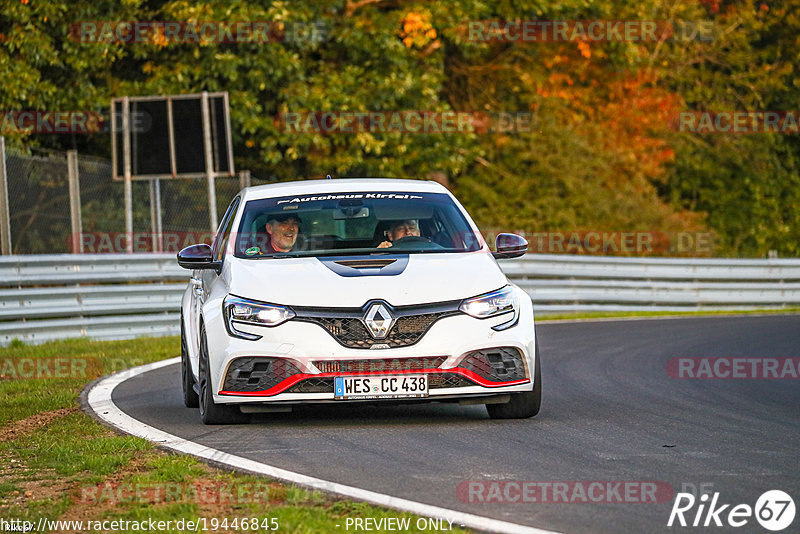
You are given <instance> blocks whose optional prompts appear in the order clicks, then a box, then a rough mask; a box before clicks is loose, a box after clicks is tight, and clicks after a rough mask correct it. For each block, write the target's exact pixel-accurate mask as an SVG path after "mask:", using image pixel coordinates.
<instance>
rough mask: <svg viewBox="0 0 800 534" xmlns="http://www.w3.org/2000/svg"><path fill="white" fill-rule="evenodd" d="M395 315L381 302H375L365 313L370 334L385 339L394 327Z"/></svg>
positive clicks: (365, 321)
mask: <svg viewBox="0 0 800 534" xmlns="http://www.w3.org/2000/svg"><path fill="white" fill-rule="evenodd" d="M393 324H394V317H392V314H391V313H390V312H389V310H388V309H387V308H386V306H384V305H383V304H380V303H377V302H376V303H375V304H373V305H371V306H370V307H369V309H367V313H366V314H365V315H364V326H366V327H367V330H369V333H370V335H371V336H372V337H373V338H375V339H383V338H385V337H386V335H387V334H388V333H389V330H391V329H392V325H393Z"/></svg>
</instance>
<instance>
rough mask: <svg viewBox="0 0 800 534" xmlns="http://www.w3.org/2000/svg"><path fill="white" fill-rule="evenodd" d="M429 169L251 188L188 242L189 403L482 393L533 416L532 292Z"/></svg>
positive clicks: (248, 408) (226, 417) (506, 252)
mask: <svg viewBox="0 0 800 534" xmlns="http://www.w3.org/2000/svg"><path fill="white" fill-rule="evenodd" d="M526 249H527V242H526V241H525V240H524V239H523V238H521V237H519V236H516V235H513V234H500V235H499V236H498V237H497V242H496V252H492V251H490V250H489V247H488V246H487V244H486V243H485V241H484V239H483V238H482V237H481V234H480V232H479V231H478V228H477V227H476V226H475V223H474V222H473V221H472V219H471V218H470V217H469V215H468V214H467V212H466V211H465V210H464V208H463V207H462V206H461V204H459V202H458V201H457V200H456V199H455V197H453V195H451V194H450V192H449V191H447V189H445V188H444V187H443V186H441V185H440V184H438V183H435V182H423V181H416V180H388V179H337V180H309V181H301V182H287V183H278V184H273V185H264V186H258V187H249V188H246V189H244V190H242V191H241V192H240V193H239V194H238V195H236V197H235V198H234V199H233V201H232V202H231V204H230V207H228V210H227V212H226V213H225V216H224V217H223V219H222V222H221V224H220V227H219V231H218V232H217V236H216V239H215V241H214V243H213V245H211V246H209V245H206V244H199V245H192V246H190V247H187V248H185V249H183V250H182V251H180V253H178V263H179V264H180V265H181V266H183V267H185V268H187V269H192V270H193V272H192V277H191V280H190V283H189V285H188V287H187V289H186V291H185V293H184V295H183V300H182V313H181V365H182V382H183V398H184V403H185V404H186V406H188V407H197V406H198V405H199V407H200V416H201V418H202V420H203V422H204V423H206V424H220V423H228V422H237V421H241V420H243V419H244V418H245V417H246V416H247V414H250V413H258V412H274V411H290V410H291V407H292V405H295V404H299V403H303V404H306V403H347V402H369V403H380V402H424V401H442V402H458V403H461V404H485V405H486V408H487V410H488V412H489V415H490V416H491V417H493V418H522V417H531V416H534V415H536V414H537V413H538V412H539V407H540V404H541V393H542V389H541V370H540V364H539V353H538V345H537V343H536V334H535V330H534V320H533V306H532V304H531V300H530V298H529V297H528V295H527V294H526V293H525V292H524V291H522V290H521V289H520V288H519V287H517V286H515V285H514V284H512V283H510V282H509V281H508V279H507V278H506V276H505V275H504V274H503V272H502V271H501V270H500V267H499V266H498V264H497V261H496V260H495V258H514V257H518V256H521V255H522V254H524V253H525V251H526Z"/></svg>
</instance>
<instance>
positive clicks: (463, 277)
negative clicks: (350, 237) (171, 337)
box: [229, 251, 508, 308]
mask: <svg viewBox="0 0 800 534" xmlns="http://www.w3.org/2000/svg"><path fill="white" fill-rule="evenodd" d="M375 257H376V256H373V258H375ZM361 258H363V257H361ZM394 258H397V262H396V264H395V265H394V266H391V267H387V268H384V270H382V271H381V272H387V271H388V272H389V273H390V274H388V275H387V274H383V275H369V274H363V273H375V272H376V271H377V270H370V271H362V270H359V269H352V268H342V267H341V266H340V265H339V264H334V263H333V260H332V259H330V258H320V259H317V258H284V259H261V260H247V259H239V258H231V261H230V266H231V267H230V268H231V271H230V276H231V279H230V280H231V281H230V286H229V287H230V292H231V293H232V294H234V295H238V296H240V297H245V298H251V299H255V300H261V301H264V302H271V303H275V304H286V305H294V306H325V307H336V308H341V307H361V306H363V305H364V304H365V303H366V302H367V301H369V300H372V299H382V300H385V301H386V302H388V303H389V304H391V305H393V306H404V305H411V304H423V303H428V302H443V301H449V300H459V299H464V298H468V297H472V296H475V295H480V294H482V293H486V292H488V291H492V290H495V289H498V288H500V287H503V286H504V285H506V284H507V283H508V280H507V279H506V276H505V275H504V274H503V272H502V271H501V270H500V268H499V267H498V265H497V262H496V261H495V260H494V258H493V257H492V255H491V253H489V252H485V251H479V252H468V253H445V254H408V255H397V256H394ZM346 259H353V258H352V257H350V258H342V257H340V258H338V260H346ZM406 261H407V263H405V262H406ZM335 270H336V271H339V272H335ZM397 271H400V272H399V273H398V272H397Z"/></svg>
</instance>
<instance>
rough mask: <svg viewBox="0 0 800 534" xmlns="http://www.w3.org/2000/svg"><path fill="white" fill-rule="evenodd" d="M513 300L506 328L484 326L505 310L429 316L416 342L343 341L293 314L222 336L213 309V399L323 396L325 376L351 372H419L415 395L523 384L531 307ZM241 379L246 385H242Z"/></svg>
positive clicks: (529, 360)
mask: <svg viewBox="0 0 800 534" xmlns="http://www.w3.org/2000/svg"><path fill="white" fill-rule="evenodd" d="M521 302H522V305H521V309H520V316H519V322H518V324H517V325H516V326H514V327H512V328H509V329H507V330H502V331H495V330H493V329H492V326H495V325H497V324H502V323H503V322H505V321H507V320H508V317H505V316H498V317H494V318H489V319H476V318H473V317H470V316H468V315H465V314H458V315H451V316H446V317H443V318H441V319H439V320H437V321H436V322H435V323H433V324H432V325H431V326H430V328H428V329H427V331H426V332H425V334H424V335H423V336H422V337H421V338H420V339H419V340H418V341H417V342H416V343H414V344H412V345H410V346H403V347H398V348H381V349H361V348H349V347H346V346H343V345H342V344H341V343H340V342H337V340H336V339H335V338H334V336H332V335H331V333H330V332H329V331H327V330H326V329H325V328H324V327H323V326H321V325H319V324H314V323H310V322H304V321H294V320H292V321H288V322H287V323H284V324H282V325H280V326H278V327H274V328H264V327H257V326H250V327H248V326H240V327H239V328H240V329H241V330H245V331H247V332H251V333H256V334H259V335H262V336H263V337H262V338H261V339H260V340H257V341H249V340H243V339H237V338H234V337H230V336H229V335H228V334H227V332H226V330H225V327H224V324H223V323H222V321H221V319H222V318H221V317H220V318H219V319H220V320H218V321H213V322H208V321H207V329H208V335H209V355H210V362H209V363H210V367H211V370H212V373H211V375H212V385H213V391H215V394H214V401H215V402H216V403H221V404H227V403H233V404H259V403H270V404H271V403H301V402H331V401H334V393H333V379H334V378H335V377H336V376H356V375H358V376H364V375H376V376H380V375H402V374H426V375H428V382H429V391H428V397H425V398H422V399H410V400H415V401H420V400H421V401H425V400H429V401H430V400H438V399H453V398H460V397H472V396H476V395H496V394H504V393H510V392H518V391H530V390H531V389H532V388H533V384H532V369H534V361H533V358H534V357H535V356H534V355H535V330H534V323H533V309H532V306H531V304H530V300H529V299H527V298H526V299H525V300H521ZM487 351H488V353H493V354H494V356H492V357H484V358H483V359H482V361H480V360H481V359H480V358H476V357H475V356H476V353H487ZM513 353H516V354H517V355H518V356H517V360H518V363H514V362H513V361H512V360H514V357H513ZM504 358H505V360H504ZM490 359H492V360H494V368H493V364H492V362H491V361H489V360H490ZM259 362H260V365H254V364H255V363H259ZM504 365H505V367H503V366H504ZM503 369H506V370H511V371H513V372H504V371H503ZM247 382H251V383H250V384H249V385H250V386H252V387H247V386H248V384H246V383H247ZM397 400H398V399H370V400H368V401H350V400H347V401H342V400H336V401H335V402H385V401H397ZM399 400H402V399H399Z"/></svg>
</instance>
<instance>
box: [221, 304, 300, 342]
mask: <svg viewBox="0 0 800 534" xmlns="http://www.w3.org/2000/svg"><path fill="white" fill-rule="evenodd" d="M222 309H223V311H224V313H225V327H226V329H227V330H228V334H229V335H231V336H234V337H240V338H243V339H251V340H256V339H261V336H258V335H255V334H248V333H247V332H242V331H240V330H237V329H236V324H237V323H240V324H248V325H253V326H267V327H270V326H278V325H279V324H283V323H285V322H286V321H288V320H289V319H291V318H292V317H294V316H295V313H294V311H292V309H291V308H289V307H288V306H280V305H277V304H268V303H266V302H258V301H256V300H250V299H246V298H242V297H237V296H235V295H228V296H227V297H225V300H224V302H223V304H222Z"/></svg>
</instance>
